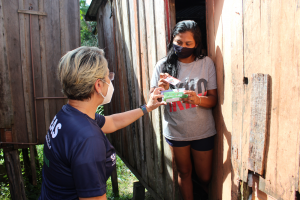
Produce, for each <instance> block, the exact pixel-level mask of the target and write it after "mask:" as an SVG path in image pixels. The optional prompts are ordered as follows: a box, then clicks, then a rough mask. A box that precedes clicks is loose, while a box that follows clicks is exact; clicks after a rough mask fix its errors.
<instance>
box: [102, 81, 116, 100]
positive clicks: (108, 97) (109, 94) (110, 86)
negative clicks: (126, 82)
mask: <svg viewBox="0 0 300 200" xmlns="http://www.w3.org/2000/svg"><path fill="white" fill-rule="evenodd" d="M105 83H106V84H107V85H108V89H107V94H106V96H104V95H103V94H102V93H101V92H99V94H101V96H102V97H103V98H104V100H103V102H102V103H101V104H100V105H104V104H107V103H110V101H111V98H112V95H113V93H114V86H113V84H112V82H111V81H110V84H108V83H107V82H105Z"/></svg>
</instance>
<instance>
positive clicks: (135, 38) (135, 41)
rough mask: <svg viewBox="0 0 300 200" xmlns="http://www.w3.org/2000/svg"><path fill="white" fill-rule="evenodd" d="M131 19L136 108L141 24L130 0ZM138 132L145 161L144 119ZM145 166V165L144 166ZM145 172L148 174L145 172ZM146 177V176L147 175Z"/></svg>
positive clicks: (139, 122) (140, 86)
mask: <svg viewBox="0 0 300 200" xmlns="http://www.w3.org/2000/svg"><path fill="white" fill-rule="evenodd" d="M128 2H129V17H130V18H129V19H130V30H131V46H132V49H131V52H132V66H133V71H134V81H133V82H134V84H135V91H134V93H135V98H136V102H134V103H135V104H136V105H135V106H136V107H138V105H142V99H141V94H142V84H141V69H140V64H141V61H140V42H139V22H138V12H139V11H138V8H137V0H129V1H128ZM137 124H138V127H137V128H138V131H137V135H136V138H137V139H138V142H139V146H140V147H139V148H140V149H139V151H140V155H141V158H142V160H143V161H144V160H145V144H144V134H143V122H142V118H140V119H138V121H137ZM142 166H143V165H142ZM143 172H146V171H145V170H143ZM145 176H146V175H145Z"/></svg>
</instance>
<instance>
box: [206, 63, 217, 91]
mask: <svg viewBox="0 0 300 200" xmlns="http://www.w3.org/2000/svg"><path fill="white" fill-rule="evenodd" d="M206 64H207V67H208V82H207V90H214V89H217V76H216V67H215V64H214V62H213V61H212V60H211V59H210V58H209V57H206Z"/></svg>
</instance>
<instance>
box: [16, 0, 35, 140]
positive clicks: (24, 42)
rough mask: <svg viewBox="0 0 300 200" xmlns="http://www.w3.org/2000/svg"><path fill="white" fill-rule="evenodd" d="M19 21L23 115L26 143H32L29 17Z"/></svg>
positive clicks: (20, 16) (21, 4) (20, 3)
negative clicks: (24, 117)
mask: <svg viewBox="0 0 300 200" xmlns="http://www.w3.org/2000/svg"><path fill="white" fill-rule="evenodd" d="M23 4H24V2H23V0H19V8H20V9H23V6H24V5H23ZM19 21H20V46H21V48H20V49H21V61H22V80H23V95H24V100H25V102H24V103H25V104H24V106H25V113H26V125H27V134H28V135H27V137H28V142H32V135H33V132H34V130H33V129H34V125H33V120H34V114H33V112H34V107H33V97H32V94H33V86H32V81H31V80H32V75H31V73H32V71H31V60H30V37H29V34H30V33H29V16H25V15H24V14H19Z"/></svg>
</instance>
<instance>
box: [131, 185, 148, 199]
mask: <svg viewBox="0 0 300 200" xmlns="http://www.w3.org/2000/svg"><path fill="white" fill-rule="evenodd" d="M144 199H145V187H144V186H143V185H142V184H141V183H140V182H134V183H133V197H132V200H144Z"/></svg>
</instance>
